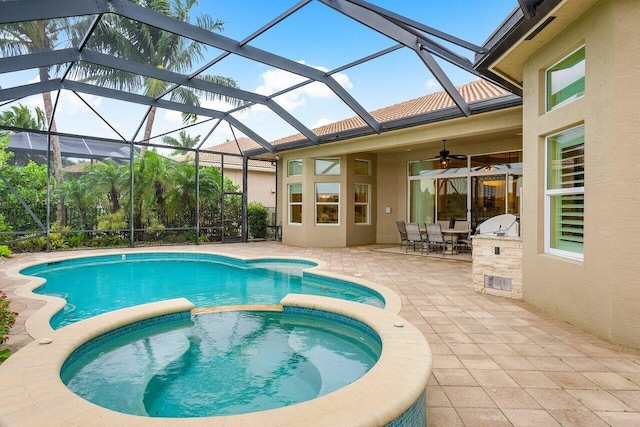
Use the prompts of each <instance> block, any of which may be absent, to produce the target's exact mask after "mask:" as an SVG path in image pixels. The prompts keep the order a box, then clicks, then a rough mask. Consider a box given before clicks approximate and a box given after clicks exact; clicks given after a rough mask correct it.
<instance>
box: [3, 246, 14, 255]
mask: <svg viewBox="0 0 640 427" xmlns="http://www.w3.org/2000/svg"><path fill="white" fill-rule="evenodd" d="M11 255H13V254H12V252H11V249H9V246H7V245H0V257H4V258H11Z"/></svg>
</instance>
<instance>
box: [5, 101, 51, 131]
mask: <svg viewBox="0 0 640 427" xmlns="http://www.w3.org/2000/svg"><path fill="white" fill-rule="evenodd" d="M0 125H3V126H13V127H17V128H23V129H35V130H45V129H46V127H47V120H46V119H45V117H44V111H42V108H40V107H36V108H35V117H34V116H33V115H32V114H31V110H29V107H27V106H26V105H22V104H18V105H13V106H11V107H10V108H9V109H7V110H4V111H2V112H0ZM11 133H13V132H11V131H7V130H0V136H6V135H8V134H11Z"/></svg>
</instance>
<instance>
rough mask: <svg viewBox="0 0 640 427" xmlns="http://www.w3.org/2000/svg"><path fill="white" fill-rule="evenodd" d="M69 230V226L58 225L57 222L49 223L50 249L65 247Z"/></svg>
mask: <svg viewBox="0 0 640 427" xmlns="http://www.w3.org/2000/svg"><path fill="white" fill-rule="evenodd" d="M69 230H71V227H69V226H65V227H60V226H59V225H58V223H57V222H54V223H53V224H51V228H50V229H49V231H50V232H49V245H50V247H51V249H66V248H67V247H68V246H67V241H66V239H67V233H68V232H69Z"/></svg>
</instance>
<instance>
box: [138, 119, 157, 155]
mask: <svg viewBox="0 0 640 427" xmlns="http://www.w3.org/2000/svg"><path fill="white" fill-rule="evenodd" d="M155 119H156V107H151V109H150V110H149V114H148V115H147V124H146V125H145V127H144V141H143V142H149V140H150V139H151V130H152V129H153V122H154V121H155ZM146 152H147V146H146V145H143V146H142V147H140V156H141V157H142V158H144V154H145V153H146Z"/></svg>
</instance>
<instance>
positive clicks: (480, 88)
mask: <svg viewBox="0 0 640 427" xmlns="http://www.w3.org/2000/svg"><path fill="white" fill-rule="evenodd" d="M457 89H458V92H460V95H461V96H462V98H464V100H465V101H467V103H469V104H472V103H474V102H478V101H485V100H488V99H492V98H499V97H501V96H507V95H511V92H509V91H507V90H505V89H502V88H500V87H498V86H496V85H494V84H492V83H490V82H488V81H486V80H482V79H478V80H475V81H473V82H470V83H467V84H464V85H462V86H458V87H457ZM453 107H455V104H454V102H453V100H452V99H451V97H449V95H448V94H447V92H445V91H444V90H442V91H439V92H434V93H430V94H428V95H424V96H421V97H420V98H415V99H411V100H409V101H404V102H401V103H398V104H394V105H391V106H388V107H384V108H381V109H379V110H375V111H372V112H371V115H372V116H373V117H374V118H375V119H376V121H378V122H379V123H386V122H391V121H394V120H401V119H405V118H408V117H415V116H419V115H422V114H427V113H431V112H435V111H439V110H444V109H447V108H453ZM366 126H367V124H366V123H365V122H364V120H362V119H361V118H360V117H359V116H356V117H351V118H348V119H345V120H340V121H338V122H334V123H331V124H328V125H325V126H321V127H318V128H315V129H312V131H313V133H315V134H316V135H318V136H322V135H331V134H336V133H340V132H345V131H349V130H354V129H358V128H363V127H366ZM303 140H306V137H305V136H303V135H302V134H295V135H289V136H286V137H284V138H280V139H277V140H275V141H272V142H271V144H272V145H273V146H276V147H277V146H278V145H284V144H288V143H291V142H296V141H303ZM238 145H239V146H240V149H241V150H242V152H245V151H248V150H257V149H260V148H261V146H260V145H259V144H258V143H256V142H254V141H253V140H251V139H249V138H240V139H238V144H236V142H235V141H228V142H225V143H223V144H220V145H215V146H210V147H207V148H208V149H209V150H215V151H218V152H225V153H227V152H228V153H233V154H240V151H239V150H238Z"/></svg>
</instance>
